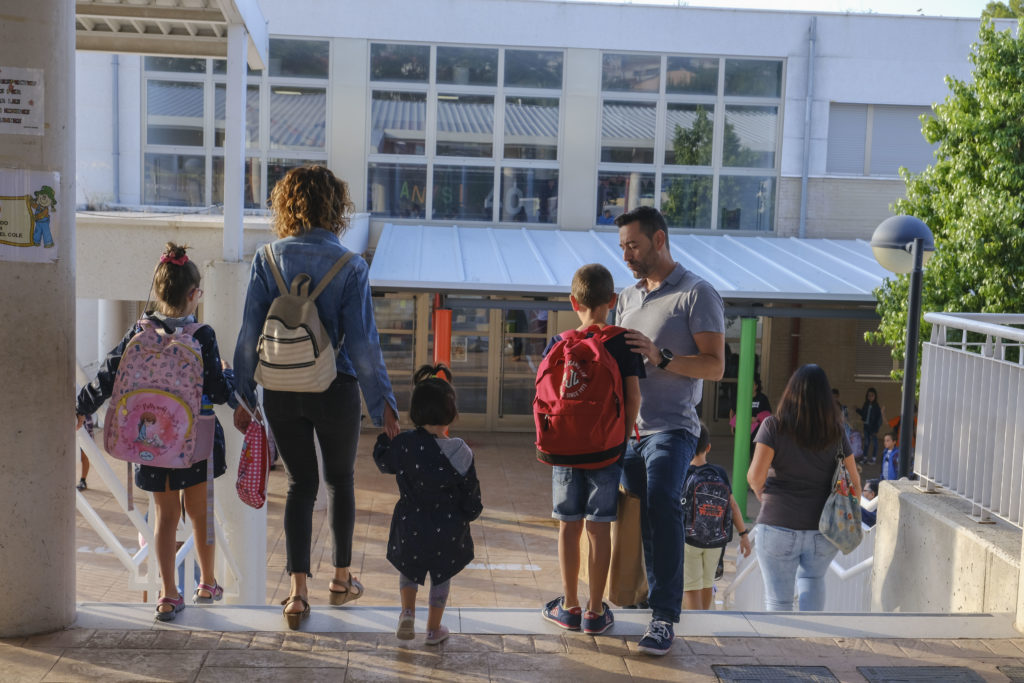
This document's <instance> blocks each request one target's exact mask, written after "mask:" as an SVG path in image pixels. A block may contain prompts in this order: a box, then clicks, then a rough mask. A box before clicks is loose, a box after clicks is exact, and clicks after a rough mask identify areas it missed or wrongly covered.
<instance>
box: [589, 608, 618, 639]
mask: <svg viewBox="0 0 1024 683" xmlns="http://www.w3.org/2000/svg"><path fill="white" fill-rule="evenodd" d="M601 608H602V609H603V610H604V612H602V613H601V614H598V613H597V612H593V611H591V610H587V611H586V612H584V613H583V632H584V633H589V634H590V635H592V636H596V635H597V634H598V633H604V632H605V631H607V630H608V629H610V628H611V627H612V624H614V623H615V617H614V616H613V615H612V611H611V610H610V609H608V603H607V602H602V603H601Z"/></svg>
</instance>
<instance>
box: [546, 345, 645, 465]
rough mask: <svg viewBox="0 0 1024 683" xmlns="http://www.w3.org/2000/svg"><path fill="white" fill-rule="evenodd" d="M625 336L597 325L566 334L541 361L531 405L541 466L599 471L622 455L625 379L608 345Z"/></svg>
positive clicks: (624, 436) (624, 421)
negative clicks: (535, 392) (606, 343)
mask: <svg viewBox="0 0 1024 683" xmlns="http://www.w3.org/2000/svg"><path fill="white" fill-rule="evenodd" d="M625 331H626V330H625V329H624V328H622V327H615V326H612V325H608V326H606V327H603V328H598V327H597V326H596V325H595V326H593V327H590V328H588V329H586V330H582V331H578V330H569V331H568V332H563V333H562V334H561V337H562V340H561V341H559V342H558V343H556V344H555V345H554V346H552V347H551V350H550V351H548V355H546V356H545V357H544V360H542V361H541V363H540V367H539V368H537V382H536V389H537V395H536V397H535V398H534V399H533V417H534V423H535V426H536V428H537V442H536V446H537V459H538V460H540V461H541V462H546V463H547V464H549V465H560V466H562V467H577V468H579V469H598V468H601V467H605V466H607V465H610V464H611V463H613V462H615V461H616V460H618V459H619V457H620V456H621V455H622V452H623V445H624V444H625V442H626V411H625V404H624V400H623V394H622V374H621V373H620V371H619V366H618V364H617V363H616V362H615V359H614V358H612V355H611V354H610V353H608V349H606V348H605V347H604V343H605V341H607V340H608V339H611V338H612V337H614V336H616V335H618V334H622V333H623V332H625ZM588 334H589V335H591V336H589V337H588V336H587V335H588Z"/></svg>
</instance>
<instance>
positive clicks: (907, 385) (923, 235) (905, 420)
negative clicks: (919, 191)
mask: <svg viewBox="0 0 1024 683" xmlns="http://www.w3.org/2000/svg"><path fill="white" fill-rule="evenodd" d="M871 250H872V251H873V252H874V254H875V259H877V260H878V263H879V264H881V266H882V267H883V268H885V269H886V270H888V271H890V272H892V273H910V294H909V296H908V299H907V346H906V350H905V353H904V363H903V405H902V412H901V413H900V434H899V439H900V460H899V478H900V479H902V478H904V477H908V476H909V475H910V454H911V448H912V446H911V444H912V443H913V439H914V394H915V392H916V380H917V342H918V337H919V336H920V330H921V280H922V275H923V272H924V264H925V262H926V261H927V260H928V259H929V258H930V257H931V255H932V253H933V252H934V251H935V240H934V239H933V238H932V231H931V230H930V229H929V228H928V226H927V225H925V223H924V221H922V220H921V219H919V218H915V217H913V216H893V217H891V218H887V219H885V220H884V221H882V222H881V223H880V224H879V225H878V227H877V228H875V232H874V234H873V235H872V236H871Z"/></svg>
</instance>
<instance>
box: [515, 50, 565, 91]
mask: <svg viewBox="0 0 1024 683" xmlns="http://www.w3.org/2000/svg"><path fill="white" fill-rule="evenodd" d="M563 59H564V57H563V55H562V53H561V52H556V51H539V50H505V87H506V88H555V89H561V88H562V60H563Z"/></svg>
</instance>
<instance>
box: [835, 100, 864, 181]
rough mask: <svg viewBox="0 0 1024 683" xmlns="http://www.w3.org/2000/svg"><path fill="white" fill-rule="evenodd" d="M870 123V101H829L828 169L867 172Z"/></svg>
mask: <svg viewBox="0 0 1024 683" xmlns="http://www.w3.org/2000/svg"><path fill="white" fill-rule="evenodd" d="M867 125H868V108H867V105H864V104H840V103H838V102H833V103H832V104H830V105H829V108H828V156H827V157H826V161H825V168H826V170H827V171H828V172H829V173H851V174H855V175H863V174H864V150H865V147H866V144H867V135H866V131H867Z"/></svg>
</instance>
